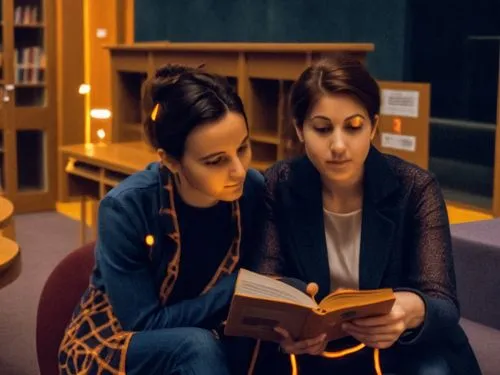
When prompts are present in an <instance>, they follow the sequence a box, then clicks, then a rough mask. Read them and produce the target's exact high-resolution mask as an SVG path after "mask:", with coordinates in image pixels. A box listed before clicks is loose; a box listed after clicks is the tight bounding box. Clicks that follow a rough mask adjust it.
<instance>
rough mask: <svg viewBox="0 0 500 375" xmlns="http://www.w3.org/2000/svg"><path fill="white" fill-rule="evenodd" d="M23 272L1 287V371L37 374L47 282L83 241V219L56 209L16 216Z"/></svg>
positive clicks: (4, 374) (3, 373)
mask: <svg viewBox="0 0 500 375" xmlns="http://www.w3.org/2000/svg"><path fill="white" fill-rule="evenodd" d="M15 224H16V237H17V241H18V243H19V245H20V246H21V251H22V265H23V266H22V267H23V268H22V272H21V275H20V277H19V278H18V279H17V280H16V281H15V282H14V283H12V284H10V285H9V286H7V287H5V288H4V289H1V290H0V374H1V375H37V374H38V365H37V360H36V348H35V322H36V310H37V305H38V299H39V296H40V293H41V290H42V288H43V284H44V282H45V280H46V279H47V277H48V276H49V274H50V272H51V270H52V269H53V268H54V267H55V265H56V264H57V263H58V262H59V261H60V260H61V259H62V258H63V257H64V255H65V254H67V253H68V252H69V251H71V250H73V249H75V248H77V247H78V245H79V223H78V222H77V221H74V220H71V219H69V218H68V217H66V216H63V215H61V214H58V213H55V212H49V213H38V214H28V215H20V216H17V217H16V218H15Z"/></svg>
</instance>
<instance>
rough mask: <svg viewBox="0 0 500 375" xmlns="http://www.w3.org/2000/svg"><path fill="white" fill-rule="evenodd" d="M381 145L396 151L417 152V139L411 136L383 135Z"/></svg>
mask: <svg viewBox="0 0 500 375" xmlns="http://www.w3.org/2000/svg"><path fill="white" fill-rule="evenodd" d="M381 145H382V147H385V148H392V149H394V150H401V151H409V152H415V150H416V149H417V137H414V136H411V135H399V134H393V133H382V134H381Z"/></svg>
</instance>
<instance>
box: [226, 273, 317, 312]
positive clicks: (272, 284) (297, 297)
mask: <svg viewBox="0 0 500 375" xmlns="http://www.w3.org/2000/svg"><path fill="white" fill-rule="evenodd" d="M235 294H239V295H244V296H248V297H254V298H265V299H271V300H282V301H284V302H289V303H295V304H298V305H301V306H306V307H310V308H314V307H317V305H316V303H315V302H314V300H313V299H312V298H311V297H309V296H308V295H307V294H305V293H303V292H302V291H301V290H299V289H296V288H294V287H293V286H291V285H288V284H286V283H284V282H281V281H279V280H276V279H273V278H271V277H268V276H265V275H260V274H258V273H255V272H251V271H248V270H246V269H241V270H240V272H239V275H238V280H237V282H236V290H235Z"/></svg>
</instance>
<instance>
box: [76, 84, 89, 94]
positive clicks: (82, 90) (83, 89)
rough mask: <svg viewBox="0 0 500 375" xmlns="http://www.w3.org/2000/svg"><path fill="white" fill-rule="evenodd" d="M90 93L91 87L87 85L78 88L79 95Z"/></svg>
mask: <svg viewBox="0 0 500 375" xmlns="http://www.w3.org/2000/svg"><path fill="white" fill-rule="evenodd" d="M89 92H90V85H88V84H86V83H82V84H81V85H80V87H79V88H78V93H79V94H81V95H85V94H88V93H89Z"/></svg>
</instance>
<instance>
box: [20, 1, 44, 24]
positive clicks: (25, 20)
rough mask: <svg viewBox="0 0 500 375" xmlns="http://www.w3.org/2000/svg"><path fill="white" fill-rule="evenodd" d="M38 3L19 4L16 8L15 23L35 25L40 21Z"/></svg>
mask: <svg viewBox="0 0 500 375" xmlns="http://www.w3.org/2000/svg"><path fill="white" fill-rule="evenodd" d="M38 9H39V7H38V6H37V5H25V6H17V7H16V8H15V10H14V24H15V25H33V24H37V23H39V22H40V19H39V15H40V13H39V11H38Z"/></svg>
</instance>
